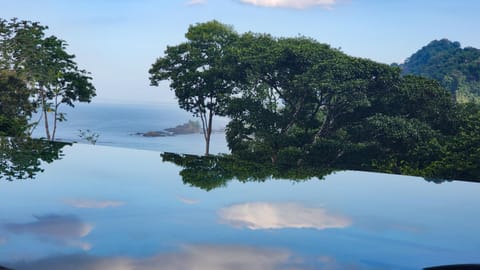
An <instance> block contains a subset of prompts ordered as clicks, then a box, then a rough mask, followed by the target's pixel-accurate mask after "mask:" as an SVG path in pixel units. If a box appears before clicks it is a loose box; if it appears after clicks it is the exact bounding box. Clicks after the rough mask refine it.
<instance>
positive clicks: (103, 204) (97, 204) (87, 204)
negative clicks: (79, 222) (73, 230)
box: [65, 199, 125, 209]
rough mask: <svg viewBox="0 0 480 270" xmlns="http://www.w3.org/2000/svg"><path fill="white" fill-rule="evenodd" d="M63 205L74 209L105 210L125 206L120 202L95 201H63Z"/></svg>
mask: <svg viewBox="0 0 480 270" xmlns="http://www.w3.org/2000/svg"><path fill="white" fill-rule="evenodd" d="M65 204H67V205H70V206H72V207H75V208H94V209H99V208H107V207H119V206H122V205H124V204H125V202H121V201H97V200H86V199H82V200H70V199H69V200H65Z"/></svg>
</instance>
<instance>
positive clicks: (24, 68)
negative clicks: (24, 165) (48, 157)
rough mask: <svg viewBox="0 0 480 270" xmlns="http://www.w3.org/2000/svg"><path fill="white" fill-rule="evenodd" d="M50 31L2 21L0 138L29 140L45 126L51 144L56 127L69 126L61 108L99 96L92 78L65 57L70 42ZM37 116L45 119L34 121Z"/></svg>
mask: <svg viewBox="0 0 480 270" xmlns="http://www.w3.org/2000/svg"><path fill="white" fill-rule="evenodd" d="M46 30H47V27H46V26H42V25H40V24H39V23H37V22H30V21H19V20H17V19H12V20H10V21H7V20H4V19H1V18H0V87H1V88H0V101H1V102H0V135H8V136H18V135H19V134H21V133H23V134H26V135H28V133H29V132H30V131H31V130H30V128H34V127H36V126H37V125H38V124H39V123H40V122H41V121H43V123H44V127H45V136H46V138H47V139H48V140H52V141H53V140H55V133H56V130H57V122H59V121H65V120H66V116H65V114H64V113H62V112H61V110H60V106H61V105H62V104H66V105H68V106H72V107H73V106H74V103H75V102H77V101H79V102H90V100H91V99H92V97H94V96H95V87H94V86H93V85H92V83H91V79H92V78H91V77H89V74H88V72H87V71H85V70H82V69H80V68H79V67H78V65H77V63H76V62H75V61H74V58H75V56H74V55H72V54H69V53H68V52H67V51H66V47H67V44H66V42H65V41H63V40H61V39H59V38H57V37H55V36H53V35H52V36H46V34H45V31H46ZM33 112H40V113H39V115H41V118H40V119H38V120H33V119H31V116H32V113H33ZM50 117H51V118H52V119H50V120H49V118H50ZM42 118H43V119H42ZM7 122H8V123H7ZM50 124H52V125H53V126H50Z"/></svg>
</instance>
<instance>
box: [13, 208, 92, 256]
mask: <svg viewBox="0 0 480 270" xmlns="http://www.w3.org/2000/svg"><path fill="white" fill-rule="evenodd" d="M35 219H36V221H33V222H29V223H9V224H6V225H5V228H6V229H7V231H9V232H11V233H15V234H23V233H26V234H33V235H36V236H38V237H42V238H45V239H48V240H50V241H52V242H55V243H60V244H62V245H68V246H74V247H79V248H81V249H83V250H89V249H91V245H90V244H89V243H86V242H83V241H80V238H83V237H85V236H87V235H88V234H90V232H91V231H92V229H93V226H92V225H90V224H87V223H84V222H83V221H81V220H80V219H78V218H77V217H75V216H60V215H46V216H35Z"/></svg>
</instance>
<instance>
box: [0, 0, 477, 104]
mask: <svg viewBox="0 0 480 270" xmlns="http://www.w3.org/2000/svg"><path fill="white" fill-rule="evenodd" d="M0 6H1V8H0V17H2V18H5V19H10V18H13V17H17V18H20V19H26V20H32V21H39V22H40V23H42V24H43V25H48V26H49V27H50V29H49V34H52V35H55V36H57V37H59V38H61V39H64V40H66V41H67V42H68V44H69V47H68V50H69V51H70V52H71V53H74V54H75V55H76V56H77V58H76V60H77V63H78V64H79V65H80V67H82V68H84V69H86V70H88V71H90V72H91V73H92V76H93V78H94V81H93V82H94V84H95V86H96V88H97V94H98V96H97V97H96V98H95V101H107V102H121V103H145V102H148V103H158V104H160V103H174V102H175V101H174V99H173V94H172V93H171V92H170V91H169V90H168V84H167V83H165V84H164V85H161V86H160V87H157V88H154V87H151V86H149V80H148V69H149V68H150V65H151V64H152V63H153V62H154V61H155V59H156V58H157V57H159V56H161V55H162V54H163V51H164V49H165V48H166V46H167V45H175V44H178V43H180V42H182V41H183V40H184V33H185V32H186V31H187V28H188V26H189V25H191V24H195V23H198V22H205V21H208V20H212V19H216V20H219V21H221V22H223V23H226V24H230V25H232V26H233V27H234V28H235V29H236V30H237V31H238V32H240V33H242V32H246V31H253V32H261V33H270V34H272V35H274V36H297V35H299V34H300V35H305V36H309V37H312V38H314V39H316V40H318V41H320V42H323V43H328V44H330V45H331V46H332V47H335V48H341V50H342V51H343V52H345V53H347V54H350V55H353V56H357V57H364V58H370V59H372V60H375V61H379V62H383V63H392V62H402V61H403V60H404V59H405V58H406V57H408V56H410V55H411V54H412V53H414V52H415V51H417V50H418V49H419V48H421V47H422V46H424V45H426V44H427V43H428V42H430V41H431V40H434V39H440V38H448V39H450V40H455V41H459V42H460V43H461V44H462V45H463V46H472V47H476V48H480V36H479V35H478V30H477V28H478V26H480V16H478V11H479V10H480V1H477V0H461V1H459V0H389V1H385V0H168V1H167V0H68V1H65V0H41V1H40V0H15V1H9V0H0Z"/></svg>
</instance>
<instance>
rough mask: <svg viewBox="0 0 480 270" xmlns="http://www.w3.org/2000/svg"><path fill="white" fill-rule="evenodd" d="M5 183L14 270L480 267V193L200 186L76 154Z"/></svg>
mask: <svg viewBox="0 0 480 270" xmlns="http://www.w3.org/2000/svg"><path fill="white" fill-rule="evenodd" d="M64 152H65V156H64V157H63V158H62V159H60V160H57V161H55V162H53V163H51V164H44V165H43V168H44V169H45V171H44V172H43V173H40V174H38V175H37V177H36V179H34V180H22V181H13V182H7V181H2V182H0V197H1V198H2V201H3V202H5V203H2V204H0V265H2V266H6V267H11V268H13V269H19V270H20V269H36V270H43V269H49V270H56V269H62V270H63V269H73V270H75V269H84V270H97V269H119V270H124V269H125V270H147V269H148V270H150V269H213V270H216V269H253V270H255V269H419V268H422V267H426V266H433V265H441V264H453V263H474V262H477V263H478V261H479V257H478V250H480V235H479V234H478V233H477V229H478V228H479V227H480V215H479V212H478V209H477V206H478V205H479V202H480V199H479V197H478V194H480V185H478V184H475V183H464V182H447V183H443V184H434V183H429V182H426V181H424V180H422V179H421V178H416V177H405V176H396V175H386V174H375V173H363V172H339V173H336V174H333V175H330V176H327V177H326V178H325V180H322V181H320V180H316V179H312V180H310V181H305V182H291V181H274V180H269V181H266V182H264V183H254V182H249V183H240V182H237V181H230V182H228V184H227V187H226V188H219V189H214V190H212V191H210V192H206V191H203V190H201V189H198V188H194V187H189V186H187V185H184V184H183V183H182V179H181V177H180V176H179V175H178V173H179V171H180V168H179V167H177V166H175V165H173V164H171V163H162V161H161V158H160V154H159V153H158V152H151V151H140V150H127V149H119V148H110V147H102V146H95V147H94V146H89V145H74V146H72V147H67V148H65V149H64Z"/></svg>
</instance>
